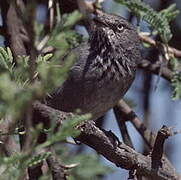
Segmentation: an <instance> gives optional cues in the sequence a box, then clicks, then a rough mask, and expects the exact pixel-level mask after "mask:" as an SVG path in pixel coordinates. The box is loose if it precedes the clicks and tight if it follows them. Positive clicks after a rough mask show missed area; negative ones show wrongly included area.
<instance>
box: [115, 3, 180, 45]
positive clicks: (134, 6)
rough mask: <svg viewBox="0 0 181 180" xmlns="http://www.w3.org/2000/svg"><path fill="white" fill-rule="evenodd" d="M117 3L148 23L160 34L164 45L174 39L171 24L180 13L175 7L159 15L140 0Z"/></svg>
mask: <svg viewBox="0 0 181 180" xmlns="http://www.w3.org/2000/svg"><path fill="white" fill-rule="evenodd" d="M115 1H116V2H117V3H120V4H122V5H125V6H126V7H128V8H129V9H130V10H131V12H132V13H134V14H135V15H136V16H138V17H139V18H140V19H143V20H145V21H146V22H148V23H149V24H150V25H151V27H152V28H153V29H154V30H156V31H157V32H158V33H159V35H160V37H161V39H162V41H163V42H164V43H168V41H169V40H170V39H171V38H172V33H171V30H170V25H169V22H170V21H171V20H172V19H173V18H175V17H176V15H177V14H178V13H179V11H178V10H177V11H175V5H172V6H170V7H168V9H165V10H162V11H161V12H160V13H157V12H156V11H154V10H153V9H152V8H151V7H150V6H149V5H148V4H145V3H144V2H142V1H140V0H129V1H125V0H115Z"/></svg>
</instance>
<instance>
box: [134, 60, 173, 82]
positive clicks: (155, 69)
mask: <svg viewBox="0 0 181 180" xmlns="http://www.w3.org/2000/svg"><path fill="white" fill-rule="evenodd" d="M160 66H161V65H159V64H153V63H151V62H150V61H148V60H142V61H141V63H140V64H139V65H138V67H139V68H140V69H144V70H146V71H149V72H151V73H153V74H157V75H159V73H160V71H161V76H162V77H163V78H165V79H166V80H168V81H171V79H172V78H173V74H172V71H171V70H169V69H168V68H167V67H162V68H161V67H160Z"/></svg>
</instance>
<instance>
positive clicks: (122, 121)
mask: <svg viewBox="0 0 181 180" xmlns="http://www.w3.org/2000/svg"><path fill="white" fill-rule="evenodd" d="M113 110H114V114H115V117H116V121H117V123H118V126H119V130H120V132H121V135H122V138H123V142H124V143H125V144H126V145H127V146H129V147H131V148H133V149H134V147H133V143H132V141H131V137H130V136H129V133H128V129H127V126H126V120H127V119H125V117H124V116H122V114H121V113H120V111H119V108H118V107H117V106H115V107H114V108H113Z"/></svg>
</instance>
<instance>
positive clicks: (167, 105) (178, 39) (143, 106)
mask: <svg viewBox="0 0 181 180" xmlns="http://www.w3.org/2000/svg"><path fill="white" fill-rule="evenodd" d="M145 2H146V3H148V4H150V6H151V7H152V8H154V9H155V10H161V9H163V8H165V7H167V6H169V5H170V4H171V3H176V5H177V8H178V9H180V10H181V1H179V0H145ZM102 7H103V9H104V10H105V11H106V12H108V13H114V14H118V15H121V16H123V17H125V18H126V19H129V20H131V22H132V23H133V24H135V25H136V23H137V21H136V18H135V17H133V16H132V15H131V14H130V13H129V11H128V10H127V9H126V8H125V7H123V6H121V5H118V4H116V3H115V2H113V1H112V0H105V1H104V2H103V4H102ZM46 16H47V8H46V6H45V5H44V4H43V1H40V4H39V6H38V9H37V19H38V22H39V23H45V22H46ZM1 23H2V20H1V17H0V24H1ZM171 28H172V32H173V38H172V40H171V42H170V44H171V45H172V46H174V47H176V48H178V49H179V48H180V49H181V14H179V15H178V16H177V18H176V20H175V21H174V22H172V24H171ZM140 29H141V31H144V32H147V31H149V28H148V25H147V24H146V23H144V22H142V23H141V27H140ZM76 30H77V31H78V32H79V33H81V34H84V35H85V36H86V35H87V33H86V31H85V29H84V27H82V26H80V25H79V26H76ZM3 40H4V39H3V37H2V36H0V46H4V44H3ZM143 56H144V57H146V58H147V59H150V60H154V59H156V58H157V56H158V53H157V52H156V51H155V50H154V49H152V48H147V51H146V52H145V51H144V52H143ZM125 99H126V100H127V101H129V102H131V104H132V105H133V106H132V107H133V110H134V111H135V112H136V114H137V115H138V116H139V117H140V119H142V120H143V122H144V123H145V124H146V126H147V127H148V128H149V129H150V130H152V131H153V132H157V131H158V130H159V129H160V128H161V127H162V126H163V125H167V126H169V127H173V128H174V130H178V131H179V130H181V101H180V100H177V101H173V100H172V99H171V87H170V84H169V83H168V82H167V81H166V80H164V79H162V78H160V79H159V81H158V76H155V75H152V74H150V73H146V72H145V71H144V72H143V71H141V70H139V71H138V72H137V76H136V79H135V81H134V83H133V85H132V87H131V88H130V90H129V91H128V92H127V94H126V96H125ZM127 124H128V131H129V133H130V136H131V138H132V142H133V144H134V147H135V149H136V151H138V152H142V153H144V152H145V151H146V149H145V147H144V144H143V141H142V138H141V136H140V135H139V134H138V132H137V131H136V130H135V129H134V127H132V125H131V124H130V123H129V122H128V123H127ZM103 127H104V128H105V129H106V130H112V131H113V132H114V133H115V134H116V135H117V136H118V137H119V138H120V139H121V135H120V132H119V129H118V125H117V122H116V120H115V118H114V115H113V113H112V110H110V111H109V112H108V113H107V115H106V116H105V119H104V121H103ZM71 148H75V147H73V146H71ZM78 148H80V147H78ZM180 148H181V134H178V135H176V136H173V137H170V138H169V139H168V140H167V141H166V144H165V153H166V154H167V157H168V159H169V160H170V161H171V162H172V163H173V165H174V167H175V168H176V170H177V171H178V172H179V173H181V155H180ZM84 151H86V152H88V153H95V151H93V150H92V149H90V148H87V147H86V148H85V147H84ZM101 161H102V162H103V163H105V164H106V165H107V166H110V167H112V168H113V170H114V171H113V173H111V174H109V175H107V176H105V177H103V179H105V180H109V179H120V177H121V179H123V180H124V179H126V178H127V177H128V172H127V171H126V170H122V169H120V168H117V167H116V166H115V165H112V164H111V163H110V162H108V161H107V160H105V159H104V158H102V157H101Z"/></svg>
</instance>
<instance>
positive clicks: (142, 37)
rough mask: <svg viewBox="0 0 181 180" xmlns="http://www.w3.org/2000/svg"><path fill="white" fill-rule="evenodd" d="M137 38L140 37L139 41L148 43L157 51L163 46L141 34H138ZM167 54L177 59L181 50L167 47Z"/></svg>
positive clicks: (180, 54)
mask: <svg viewBox="0 0 181 180" xmlns="http://www.w3.org/2000/svg"><path fill="white" fill-rule="evenodd" d="M139 37H140V39H141V40H142V41H143V42H145V43H148V44H150V45H151V46H154V47H156V48H158V49H159V48H160V47H161V46H163V44H162V43H160V42H158V41H155V40H153V39H152V38H150V37H148V36H145V35H143V33H139ZM168 52H169V53H170V54H173V55H174V56H175V57H178V58H180V57H181V50H178V49H175V48H173V47H170V46H169V47H168Z"/></svg>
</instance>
